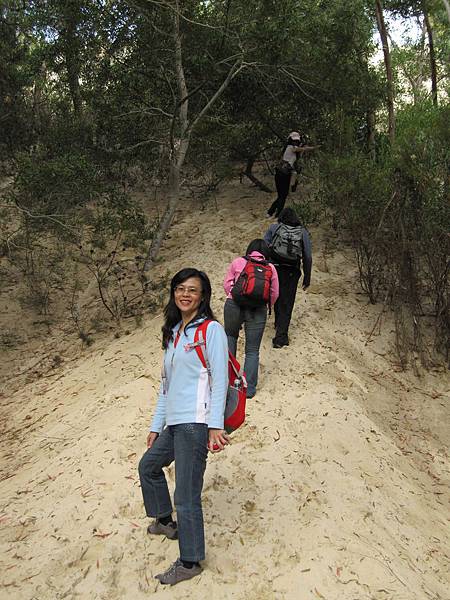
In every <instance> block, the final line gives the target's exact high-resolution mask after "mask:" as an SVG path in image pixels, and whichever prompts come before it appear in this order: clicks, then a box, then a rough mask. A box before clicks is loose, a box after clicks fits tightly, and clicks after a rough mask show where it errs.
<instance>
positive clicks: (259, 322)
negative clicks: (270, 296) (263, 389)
mask: <svg viewBox="0 0 450 600" xmlns="http://www.w3.org/2000/svg"><path fill="white" fill-rule="evenodd" d="M223 319H224V327H225V333H226V334H227V338H228V349H229V351H230V352H231V354H234V356H236V349H237V341H238V337H239V330H240V328H241V326H242V324H244V332H245V363H244V371H245V375H246V377H247V383H248V390H247V393H248V396H249V397H252V396H254V395H255V392H256V386H257V384H258V370H259V347H260V346H261V341H262V337H263V333H264V328H265V326H266V320H267V308H266V307H265V306H261V307H258V308H244V307H241V306H238V305H237V304H236V302H235V301H234V300H233V299H232V298H228V299H227V300H226V302H225V306H224V309H223Z"/></svg>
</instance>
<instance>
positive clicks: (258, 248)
mask: <svg viewBox="0 0 450 600" xmlns="http://www.w3.org/2000/svg"><path fill="white" fill-rule="evenodd" d="M252 252H259V253H260V254H262V255H263V256H264V258H265V259H266V260H269V258H270V248H269V246H268V245H267V242H265V241H264V240H263V239H260V238H257V239H256V240H252V241H251V242H250V244H249V245H248V246H247V250H246V251H245V256H248V255H249V254H251V253H252Z"/></svg>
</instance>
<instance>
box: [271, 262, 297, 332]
mask: <svg viewBox="0 0 450 600" xmlns="http://www.w3.org/2000/svg"><path fill="white" fill-rule="evenodd" d="M275 267H276V270H277V273H278V281H279V284H280V294H279V296H278V300H277V301H276V302H275V307H274V308H275V337H274V338H273V341H274V342H277V343H280V344H287V343H288V342H289V338H288V330H289V324H290V322H291V317H292V309H293V308H294V303H295V296H296V294H297V286H298V281H299V279H300V275H301V272H300V270H299V269H297V268H296V267H288V266H285V265H275Z"/></svg>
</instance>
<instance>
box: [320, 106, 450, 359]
mask: <svg viewBox="0 0 450 600" xmlns="http://www.w3.org/2000/svg"><path fill="white" fill-rule="evenodd" d="M449 123H450V114H449V108H448V107H443V108H439V109H438V108H436V107H433V106H421V107H407V108H405V109H403V111H401V112H400V113H399V115H398V120H397V131H398V133H397V139H396V141H395V144H394V145H393V147H392V149H391V151H390V152H385V153H383V154H382V155H379V156H378V157H377V160H376V161H373V160H370V159H369V158H368V157H367V156H365V155H363V154H362V153H358V152H355V153H354V154H352V155H350V156H348V157H345V158H334V157H331V158H330V157H328V158H326V159H325V160H324V161H323V164H322V171H323V175H324V178H325V201H326V204H327V206H328V207H329V208H330V209H331V210H332V211H333V214H334V220H335V225H336V226H339V225H340V224H342V226H343V227H345V229H346V230H347V231H348V232H349V234H350V237H351V240H352V243H353V245H354V248H355V251H356V256H357V260H358V267H359V274H360V282H361V286H362V288H363V290H364V291H365V292H367V294H368V295H369V298H370V301H371V302H376V301H377V300H378V299H380V296H381V297H382V298H383V301H384V302H385V303H386V304H389V305H390V306H391V308H392V309H393V311H394V315H395V322H396V340H397V353H398V356H399V359H400V361H401V363H402V365H404V366H405V365H406V363H407V361H408V357H409V356H410V354H411V352H414V353H415V354H417V355H419V356H420V359H421V362H422V364H424V365H427V364H429V359H430V348H429V347H428V345H427V342H426V339H427V332H426V327H424V317H425V318H426V317H430V316H432V317H433V318H434V321H435V333H434V347H435V349H437V350H438V351H439V352H441V353H443V354H444V355H445V356H446V359H447V360H448V356H449V335H450V318H449V309H450V302H449V292H448V277H449V255H450V238H449V235H448V231H450V203H449V190H450V186H449V175H448V168H449V153H448V148H449V147H450V130H449Z"/></svg>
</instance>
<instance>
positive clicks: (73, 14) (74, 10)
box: [61, 0, 83, 118]
mask: <svg viewBox="0 0 450 600" xmlns="http://www.w3.org/2000/svg"><path fill="white" fill-rule="evenodd" d="M62 20H63V24H62V31H61V36H62V38H63V43H64V58H65V63H66V70H67V80H68V84H69V91H70V96H71V98H72V104H73V109H74V112H75V115H76V117H78V118H80V117H81V113H82V108H83V107H82V100H81V89H80V55H79V54H80V48H79V40H78V36H77V26H78V24H79V20H80V7H79V5H78V3H77V2H76V1H75V0H70V1H69V2H67V3H65V4H63V17H62Z"/></svg>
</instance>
